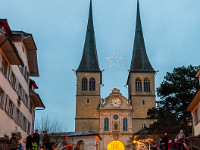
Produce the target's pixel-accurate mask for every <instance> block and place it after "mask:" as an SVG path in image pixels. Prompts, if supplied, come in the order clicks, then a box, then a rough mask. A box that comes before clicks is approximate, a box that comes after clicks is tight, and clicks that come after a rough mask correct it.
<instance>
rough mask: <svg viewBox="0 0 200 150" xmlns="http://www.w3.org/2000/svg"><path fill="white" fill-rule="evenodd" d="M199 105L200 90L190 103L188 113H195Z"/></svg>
mask: <svg viewBox="0 0 200 150" xmlns="http://www.w3.org/2000/svg"><path fill="white" fill-rule="evenodd" d="M199 103H200V89H199V90H198V91H197V92H196V94H195V95H194V97H193V99H192V101H191V102H190V104H189V106H188V107H187V111H193V110H194V109H195V107H196V106H197V105H198V104H199Z"/></svg>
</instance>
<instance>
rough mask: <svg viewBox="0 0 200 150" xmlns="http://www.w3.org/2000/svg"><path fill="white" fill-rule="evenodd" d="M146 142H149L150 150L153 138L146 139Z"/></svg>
mask: <svg viewBox="0 0 200 150" xmlns="http://www.w3.org/2000/svg"><path fill="white" fill-rule="evenodd" d="M145 142H147V143H149V150H150V147H151V146H150V143H151V142H153V139H146V140H145Z"/></svg>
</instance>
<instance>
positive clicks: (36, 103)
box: [29, 90, 45, 108]
mask: <svg viewBox="0 0 200 150" xmlns="http://www.w3.org/2000/svg"><path fill="white" fill-rule="evenodd" d="M29 94H30V97H31V99H32V101H33V103H34V106H35V107H43V108H45V106H44V104H43V102H42V100H41V98H40V96H39V95H38V94H37V93H36V92H34V91H32V90H29Z"/></svg>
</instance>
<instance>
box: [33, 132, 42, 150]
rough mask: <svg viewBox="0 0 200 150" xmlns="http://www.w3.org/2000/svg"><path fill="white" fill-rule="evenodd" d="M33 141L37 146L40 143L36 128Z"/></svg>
mask: <svg viewBox="0 0 200 150" xmlns="http://www.w3.org/2000/svg"><path fill="white" fill-rule="evenodd" d="M33 143H36V144H37V145H38V146H39V144H40V135H39V134H38V129H36V130H35V133H34V134H33Z"/></svg>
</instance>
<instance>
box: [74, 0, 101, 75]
mask: <svg viewBox="0 0 200 150" xmlns="http://www.w3.org/2000/svg"><path fill="white" fill-rule="evenodd" d="M76 71H84V72H85V71H86V72H100V68H99V63H98V56H97V49H96V42H95V33H94V26H93V18H92V1H90V9H89V19H88V25H87V31H86V38H85V44H84V49H83V55H82V59H81V62H80V65H79V67H78V69H77V70H76Z"/></svg>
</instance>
